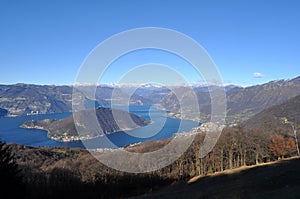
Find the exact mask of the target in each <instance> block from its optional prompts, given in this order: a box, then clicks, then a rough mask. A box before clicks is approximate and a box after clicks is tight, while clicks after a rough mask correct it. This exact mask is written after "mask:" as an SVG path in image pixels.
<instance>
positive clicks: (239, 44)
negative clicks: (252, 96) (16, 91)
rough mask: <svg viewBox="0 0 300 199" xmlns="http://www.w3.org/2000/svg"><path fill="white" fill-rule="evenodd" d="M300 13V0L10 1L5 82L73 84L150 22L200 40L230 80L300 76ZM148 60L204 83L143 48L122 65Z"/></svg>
mask: <svg viewBox="0 0 300 199" xmlns="http://www.w3.org/2000/svg"><path fill="white" fill-rule="evenodd" d="M299 10H300V1H298V0H243V1H242V0H236V1H233V0H226V1H224V0H219V1H216V0H195V1H192V0H185V1H184V0H182V1H176V0H151V1H144V0H119V1H116V0H107V1H106V0H105V1H104V0H97V1H96V0H95V1H90V0H82V1H76V0H43V1H41V0H35V1H34V0H26V1H22V0H19V1H16V0H2V1H0V27H1V28H0V67H1V79H0V83H1V84H12V83H18V82H22V83H34V84H73V83H74V80H75V78H76V75H77V72H78V70H79V67H80V65H81V63H82V62H83V60H84V59H85V58H86V56H87V55H88V54H89V53H90V51H91V50H92V49H93V48H95V47H96V46H97V45H98V44H99V43H100V42H102V41H103V40H105V39H107V38H109V37H110V36H112V35H114V34H116V33H119V32H121V31H125V30H128V29H132V28H141V27H149V26H150V27H163V28H170V29H174V30H176V31H179V32H182V33H184V34H186V35H188V36H190V37H191V38H193V39H195V40H196V41H197V42H198V43H199V44H201V45H202V46H203V47H204V48H205V49H206V50H207V52H208V53H209V55H210V56H211V57H212V59H213V60H214V62H215V64H216V65H217V67H218V69H219V71H220V73H221V76H222V78H223V80H224V82H225V83H226V84H238V85H243V86H246V85H253V84H259V83H264V82H268V81H271V80H275V79H285V78H293V77H296V76H298V75H300V39H299V38H300V12H299ZM170 60H172V61H170ZM144 62H145V63H148V62H162V64H166V63H165V62H167V64H168V63H169V62H170V63H173V64H174V67H175V68H177V70H179V72H180V73H184V75H185V76H186V78H187V79H188V81H190V82H196V81H199V80H198V79H197V77H194V76H193V71H190V70H188V69H186V68H185V67H188V66H186V65H185V64H184V63H181V62H180V61H178V62H176V58H172V56H170V55H169V54H167V53H164V52H154V51H145V52H138V53H137V54H136V55H128V57H127V58H126V57H124V58H120V60H118V63H117V62H116V63H115V65H118V64H119V65H118V66H119V67H120V66H122V67H123V68H122V70H123V71H126V70H128V69H130V67H132V66H136V64H142V63H144ZM117 68H118V67H117V66H116V69H114V67H112V68H111V70H110V72H109V71H108V72H107V75H106V76H105V77H103V80H102V82H104V83H114V82H117V81H118V79H119V76H120V75H122V74H121V71H122V70H119V69H117Z"/></svg>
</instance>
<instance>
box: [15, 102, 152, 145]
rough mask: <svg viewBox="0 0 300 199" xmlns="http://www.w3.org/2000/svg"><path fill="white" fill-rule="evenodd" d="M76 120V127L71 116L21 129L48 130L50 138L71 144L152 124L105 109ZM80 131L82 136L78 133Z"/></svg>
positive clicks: (29, 123) (31, 123) (78, 115)
mask: <svg viewBox="0 0 300 199" xmlns="http://www.w3.org/2000/svg"><path fill="white" fill-rule="evenodd" d="M95 114H96V119H97V120H98V122H97V121H93V120H92V119H91V118H92V117H91V116H92V115H95ZM76 118H77V119H76V120H75V121H76V125H75V123H74V116H73V115H71V116H69V117H67V118H65V119H62V120H55V119H45V120H30V121H27V122H25V123H24V124H22V126H21V127H22V128H35V129H42V130H46V131H47V132H48V137H49V138H51V139H53V140H56V141H60V142H70V141H76V140H86V139H92V138H95V137H99V136H103V135H104V134H110V133H114V132H118V131H127V130H132V129H135V128H138V127H141V126H144V125H147V124H149V123H150V121H149V120H146V119H144V118H143V117H140V116H138V115H136V114H133V113H129V112H127V111H124V110H119V109H112V108H104V107H99V108H97V109H95V110H93V109H89V110H84V111H80V112H77V113H76ZM76 127H77V128H76ZM78 129H79V130H80V134H78V133H77V131H78Z"/></svg>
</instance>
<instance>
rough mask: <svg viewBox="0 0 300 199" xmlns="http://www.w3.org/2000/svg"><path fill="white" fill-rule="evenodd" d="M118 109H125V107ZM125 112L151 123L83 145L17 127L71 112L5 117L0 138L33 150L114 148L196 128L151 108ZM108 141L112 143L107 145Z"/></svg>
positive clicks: (192, 124)
mask: <svg viewBox="0 0 300 199" xmlns="http://www.w3.org/2000/svg"><path fill="white" fill-rule="evenodd" d="M117 108H120V109H123V110H126V107H117ZM127 111H129V112H132V113H134V114H137V115H140V116H142V117H144V118H145V119H150V118H151V120H152V121H153V123H151V124H148V125H146V126H143V127H140V128H137V129H134V130H130V131H126V132H122V131H121V132H115V133H112V134H110V135H107V137H100V138H95V139H91V140H86V141H84V144H85V146H84V145H83V143H82V142H81V141H72V142H58V141H54V140H51V139H50V138H48V137H47V132H46V131H44V130H39V129H24V128H21V127H20V125H22V124H23V123H24V122H26V121H29V120H43V119H63V118H66V117H68V116H70V115H71V113H56V114H39V115H28V116H20V117H4V118H0V137H1V139H2V140H3V141H5V142H7V143H10V142H13V143H17V144H24V145H28V146H34V147H37V146H51V147H55V146H65V147H76V148H85V147H87V148H116V147H123V146H125V145H129V144H133V143H138V142H145V141H152V140H161V139H166V138H171V137H172V136H173V134H174V133H177V132H182V131H189V130H191V129H192V128H193V127H195V126H197V125H198V122H194V121H189V120H180V119H175V118H169V117H166V116H165V115H166V112H165V111H163V110H159V109H156V108H154V107H153V106H130V107H129V110H127ZM180 123H181V124H180ZM107 140H109V141H110V142H112V143H113V144H109V143H108V142H107Z"/></svg>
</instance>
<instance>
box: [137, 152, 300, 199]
mask: <svg viewBox="0 0 300 199" xmlns="http://www.w3.org/2000/svg"><path fill="white" fill-rule="evenodd" d="M299 197H300V159H299V158H292V159H289V160H283V161H278V162H275V163H270V164H263V165H258V166H254V167H244V168H238V169H234V170H231V171H224V172H220V173H216V174H213V175H210V176H205V177H201V178H199V179H194V182H192V183H190V184H181V185H175V186H173V187H172V186H170V187H168V188H166V189H165V190H161V191H159V192H157V193H153V194H149V195H144V196H140V197H134V198H136V199H137V198H157V199H158V198H161V199H168V198H170V199H171V198H172V199H173V198H189V199H193V198H195V199H196V198H197V199H200V198H299Z"/></svg>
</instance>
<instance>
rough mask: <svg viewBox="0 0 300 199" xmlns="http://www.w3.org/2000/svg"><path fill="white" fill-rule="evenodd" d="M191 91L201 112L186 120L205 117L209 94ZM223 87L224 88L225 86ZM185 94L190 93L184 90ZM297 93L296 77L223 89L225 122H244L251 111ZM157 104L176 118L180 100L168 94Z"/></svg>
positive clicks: (299, 80) (299, 82)
mask: <svg viewBox="0 0 300 199" xmlns="http://www.w3.org/2000/svg"><path fill="white" fill-rule="evenodd" d="M194 90H195V93H196V95H197V97H198V104H199V109H200V113H201V115H199V116H198V117H194V118H190V119H195V120H200V121H206V120H209V118H210V111H211V99H210V94H209V92H207V91H203V90H204V89H203V88H201V89H199V88H194ZM224 90H225V91H226V89H225V88H224ZM212 92H213V91H212ZM185 95H187V96H188V95H190V94H189V93H185ZM297 95H300V76H299V77H296V78H294V79H289V80H278V81H271V82H268V83H265V84H262V85H255V86H251V87H246V88H243V87H232V88H231V89H228V90H227V91H226V98H227V122H228V123H229V124H230V123H236V122H240V121H245V120H247V119H249V118H250V117H251V116H253V115H254V114H256V113H258V112H260V111H262V110H264V109H266V108H269V107H271V106H273V105H276V104H280V103H282V102H284V101H286V100H288V99H290V98H292V97H295V96H297ZM161 106H162V107H164V108H165V109H167V110H170V111H171V112H173V115H177V116H178V117H180V116H179V108H180V103H179V101H178V99H177V98H176V96H175V95H174V93H169V94H168V95H167V96H166V97H165V98H164V100H163V101H162V102H161Z"/></svg>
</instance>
